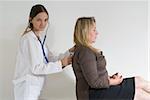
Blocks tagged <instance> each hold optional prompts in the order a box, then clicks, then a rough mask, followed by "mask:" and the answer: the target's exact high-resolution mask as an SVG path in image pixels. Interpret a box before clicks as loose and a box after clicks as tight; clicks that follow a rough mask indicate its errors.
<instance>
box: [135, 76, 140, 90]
mask: <svg viewBox="0 0 150 100" xmlns="http://www.w3.org/2000/svg"><path fill="white" fill-rule="evenodd" d="M135 88H136V89H138V90H137V91H140V90H139V89H140V88H142V78H141V77H140V76H135Z"/></svg>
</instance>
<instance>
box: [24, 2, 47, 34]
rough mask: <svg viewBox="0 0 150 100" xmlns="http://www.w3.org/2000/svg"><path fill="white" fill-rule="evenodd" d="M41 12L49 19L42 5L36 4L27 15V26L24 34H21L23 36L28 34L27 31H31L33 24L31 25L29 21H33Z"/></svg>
mask: <svg viewBox="0 0 150 100" xmlns="http://www.w3.org/2000/svg"><path fill="white" fill-rule="evenodd" d="M41 12H45V13H46V14H47V15H48V17H49V14H48V11H47V10H46V8H45V7H44V6H43V5H41V4H36V5H34V6H33V7H32V8H31V11H30V14H29V22H28V26H27V28H26V30H25V32H24V33H23V35H24V34H26V33H28V32H29V31H31V30H33V24H32V23H31V21H32V19H33V18H34V17H35V16H36V15H38V14H39V13H41Z"/></svg>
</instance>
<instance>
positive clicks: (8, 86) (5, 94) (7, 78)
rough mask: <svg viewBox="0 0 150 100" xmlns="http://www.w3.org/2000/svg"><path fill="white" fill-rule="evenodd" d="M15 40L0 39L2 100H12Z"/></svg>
mask: <svg viewBox="0 0 150 100" xmlns="http://www.w3.org/2000/svg"><path fill="white" fill-rule="evenodd" d="M16 44H17V39H0V55H1V56H0V73H1V75H0V80H1V83H0V94H1V96H0V97H1V99H2V100H12V98H13V84H12V79H13V76H14V68H15V58H16V49H17V46H16Z"/></svg>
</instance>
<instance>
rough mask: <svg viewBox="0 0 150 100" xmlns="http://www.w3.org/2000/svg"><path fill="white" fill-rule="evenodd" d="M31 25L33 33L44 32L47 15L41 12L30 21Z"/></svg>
mask: <svg viewBox="0 0 150 100" xmlns="http://www.w3.org/2000/svg"><path fill="white" fill-rule="evenodd" d="M31 23H32V24H33V30H34V31H36V32H39V31H44V29H45V27H46V25H47V23H48V15H47V14H46V13H45V12H41V13H39V14H37V15H36V16H35V17H34V18H33V19H32V20H31Z"/></svg>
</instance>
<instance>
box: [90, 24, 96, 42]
mask: <svg viewBox="0 0 150 100" xmlns="http://www.w3.org/2000/svg"><path fill="white" fill-rule="evenodd" d="M97 34H98V32H97V31H96V23H94V25H93V26H92V28H91V30H90V32H89V43H90V44H92V43H95V41H96V38H97Z"/></svg>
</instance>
